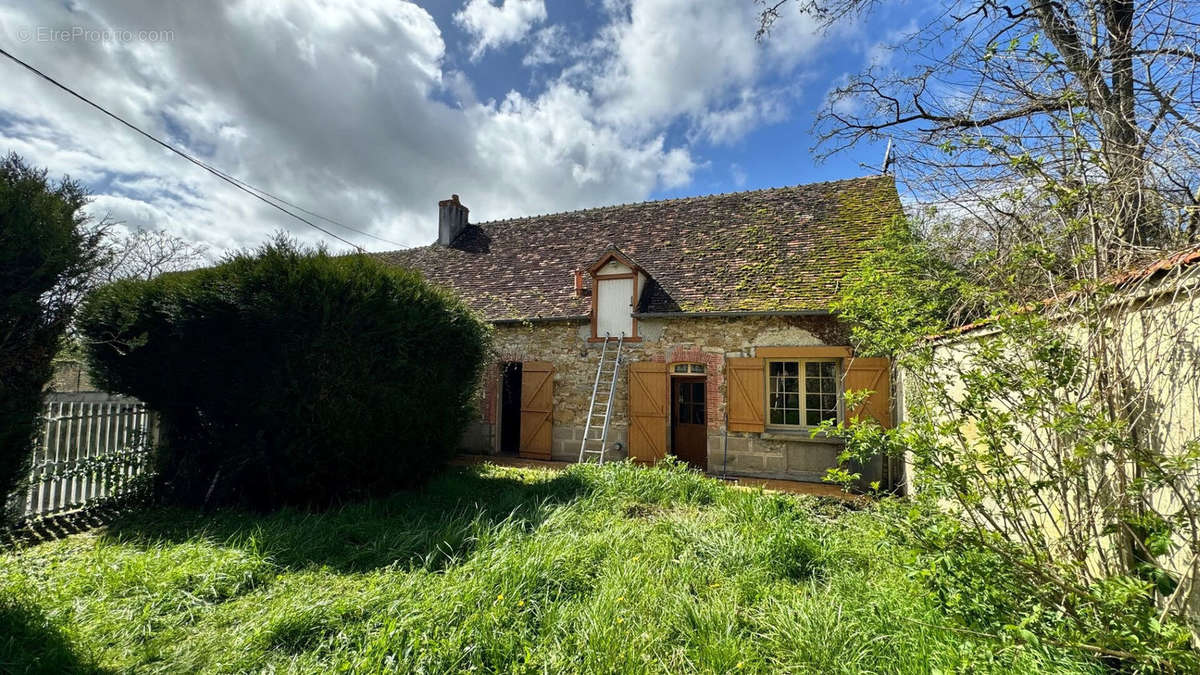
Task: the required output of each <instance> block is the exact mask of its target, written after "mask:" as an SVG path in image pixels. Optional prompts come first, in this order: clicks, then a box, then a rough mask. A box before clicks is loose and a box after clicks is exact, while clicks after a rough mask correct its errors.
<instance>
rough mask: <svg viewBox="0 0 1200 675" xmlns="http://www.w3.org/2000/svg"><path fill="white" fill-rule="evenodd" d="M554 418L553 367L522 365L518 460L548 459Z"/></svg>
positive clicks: (541, 362)
mask: <svg viewBox="0 0 1200 675" xmlns="http://www.w3.org/2000/svg"><path fill="white" fill-rule="evenodd" d="M553 417H554V364H552V363H550V362H548V361H525V362H524V363H522V364H521V445H520V446H519V448H518V454H519V455H520V456H521V457H528V458H530V459H550V439H551V432H552V429H553V421H552V419H553Z"/></svg>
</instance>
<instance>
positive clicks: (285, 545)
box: [104, 467, 589, 572]
mask: <svg viewBox="0 0 1200 675" xmlns="http://www.w3.org/2000/svg"><path fill="white" fill-rule="evenodd" d="M588 489H589V488H588V486H587V484H586V483H585V482H584V481H582V480H581V479H580V478H578V477H576V476H575V475H573V474H570V473H558V474H556V475H555V476H554V477H553V478H551V479H549V480H545V481H538V482H534V483H527V482H523V481H520V480H517V479H515V478H510V477H507V476H498V475H480V473H479V471H478V469H476V468H472V467H451V468H449V469H447V470H446V472H445V473H444V474H442V475H441V476H439V477H438V478H436V479H434V481H433V482H431V483H430V484H429V485H427V486H426V487H424V488H422V489H420V490H415V491H410V492H401V493H397V494H395V495H392V496H390V497H386V498H381V499H375V500H371V501H368V502H362V503H357V504H350V505H346V506H344V507H341V508H338V509H334V510H330V511H325V512H321V513H310V512H305V511H299V510H294V509H284V510H282V511H277V512H275V513H268V514H259V513H252V512H246V511H217V512H214V513H201V512H199V511H194V510H188V509H175V508H156V509H150V510H147V511H145V512H142V513H137V514H127V515H124V516H122V517H120V518H118V519H117V520H115V521H114V522H113V523H111V524H110V525H109V526H108V528H107V529H106V531H105V533H104V536H105V537H106V538H107V539H109V540H115V541H122V542H129V543H135V544H139V545H143V546H150V545H154V544H156V543H159V542H165V543H180V542H184V541H187V540H190V539H195V538H206V539H209V540H210V541H215V542H217V543H220V544H226V545H230V546H237V547H246V546H249V545H250V541H251V538H253V542H254V546H255V547H256V549H257V550H258V551H260V552H261V553H262V554H264V555H266V556H268V557H269V558H270V559H271V560H272V561H273V562H274V563H275V564H277V565H279V566H281V567H284V568H288V569H301V568H304V567H308V566H311V565H324V566H329V567H331V568H334V569H336V570H339V571H345V572H361V571H365V570H370V569H376V568H380V567H386V566H389V565H399V566H401V567H410V568H412V567H426V568H429V569H442V568H445V567H447V566H450V565H453V564H455V563H457V562H458V561H460V560H462V559H463V558H464V557H465V556H466V555H468V554H469V553H470V552H471V551H472V550H473V549H474V547H475V546H476V544H477V541H478V537H479V535H480V534H481V533H484V532H486V531H487V530H488V529H490V528H494V527H496V526H498V525H500V524H501V523H505V522H507V523H508V524H509V526H514V527H518V528H523V529H525V530H526V531H532V530H533V529H534V528H536V527H537V526H538V524H540V523H541V522H542V521H543V520H545V518H546V517H547V516H548V515H549V514H550V512H551V511H552V510H553V507H555V506H557V505H562V504H566V503H569V502H572V501H574V500H576V499H578V498H580V497H581V496H583V495H584V494H585V492H586V491H587V490H588Z"/></svg>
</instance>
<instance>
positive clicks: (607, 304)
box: [596, 265, 633, 338]
mask: <svg viewBox="0 0 1200 675" xmlns="http://www.w3.org/2000/svg"><path fill="white" fill-rule="evenodd" d="M622 267H624V265H622ZM625 269H629V268H627V267H626V268H625ZM607 272H608V270H604V272H603V273H607ZM603 273H602V274H603ZM606 333H607V334H608V335H611V336H613V337H617V336H618V335H622V334H624V335H625V337H633V279H632V277H627V278H624V279H605V278H603V276H600V277H599V278H598V279H596V337H599V338H602V337H604V336H605V334H606Z"/></svg>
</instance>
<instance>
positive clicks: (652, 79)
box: [0, 0, 921, 252]
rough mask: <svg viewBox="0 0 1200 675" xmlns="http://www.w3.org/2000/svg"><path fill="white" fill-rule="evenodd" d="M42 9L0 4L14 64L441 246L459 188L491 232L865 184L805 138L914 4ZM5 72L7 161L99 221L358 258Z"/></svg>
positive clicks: (842, 159)
mask: <svg viewBox="0 0 1200 675" xmlns="http://www.w3.org/2000/svg"><path fill="white" fill-rule="evenodd" d="M26 5H27V6H19V7H17V6H7V7H4V8H0V26H2V27H3V32H2V34H0V41H2V42H0V43H2V44H3V45H4V47H5V49H7V50H9V51H11V52H13V53H15V54H16V55H18V56H20V57H22V58H24V59H26V60H27V61H29V62H30V63H32V64H34V65H35V66H37V67H39V68H42V69H43V70H45V71H46V72H48V73H49V74H51V75H53V76H55V77H57V78H59V79H61V80H62V81H63V82H65V83H66V84H68V85H70V86H72V87H74V88H76V89H77V90H79V91H81V92H82V93H84V94H85V95H87V96H89V97H91V98H93V99H94V100H96V101H98V102H100V103H102V104H103V105H105V106H108V107H110V108H111V109H113V110H114V111H116V112H118V113H119V114H121V115H122V116H124V117H126V118H128V119H130V120H132V121H134V122H135V123H137V124H138V125H139V126H142V127H143V128H146V129H147V130H148V131H151V132H152V133H155V134H159V135H162V136H163V137H166V138H169V139H170V140H171V141H172V142H173V143H176V144H179V145H181V146H183V147H185V148H186V149H187V150H188V151H189V152H192V153H195V154H197V155H199V156H200V157H201V158H203V159H204V160H206V161H209V162H211V163H212V164H214V165H216V166H218V167H219V168H221V169H222V170H224V171H226V172H228V173H230V174H233V175H235V176H237V177H239V178H241V179H243V180H246V181H248V182H250V183H253V184H255V185H257V186H260V187H262V188H264V189H266V190H268V191H270V192H272V193H275V194H279V195H281V196H283V197H285V198H286V199H288V200H289V201H291V202H293V203H296V204H298V205H300V206H303V207H304V208H306V209H309V210H312V211H316V212H318V213H321V214H324V215H327V216H329V217H331V218H333V219H334V220H337V221H339V222H342V223H345V224H349V225H352V226H354V227H355V228H357V229H361V230H364V231H366V232H369V233H371V234H373V235H375V236H377V237H380V238H382V239H385V240H387V241H381V240H378V239H371V238H367V237H363V236H361V235H358V234H355V233H351V232H347V231H343V230H339V229H338V228H337V227H336V226H330V228H331V229H332V230H333V231H335V232H338V233H339V234H340V235H344V236H345V237H346V238H347V239H350V240H351V241H354V242H355V243H357V244H360V245H363V246H365V247H366V248H368V249H371V250H386V249H390V248H395V247H396V246H395V244H403V245H422V244H425V243H428V242H429V241H431V240H432V239H433V232H434V230H435V228H436V222H435V220H436V218H435V208H434V207H435V203H436V201H437V200H438V199H444V198H446V197H447V196H449V194H450V193H451V192H455V193H458V194H460V195H461V196H462V199H463V201H464V203H466V204H467V205H468V206H469V207H470V208H471V218H472V220H474V221H477V222H478V221H482V220H490V219H495V218H504V217H513V216H520V215H529V214H535V213H546V212H553V211H561V210H569V209H575V208H582V207H590V206H598V205H604V204H612V203H622V202H630V201H640V200H644V199H660V198H667V197H679V196H689V195H697V194H709V193H716V192H730V191H736V190H746V189H756V188H763V187H773V186H782V185H794V184H797V183H805V182H812V181H820V180H829V179H837V178H845V177H852V176H858V175H864V174H868V173H872V172H874V171H875V170H876V169H875V168H874V167H878V165H879V163H880V161H881V159H882V153H883V148H882V144H864V145H861V146H859V147H858V148H855V149H854V150H853V151H852V152H847V153H843V154H841V155H838V156H835V157H833V158H831V159H830V160H828V161H826V162H824V163H818V162H817V161H816V160H815V159H814V158H813V156H812V154H811V152H810V148H811V146H812V145H813V139H812V138H811V136H810V133H809V131H810V127H811V124H812V121H813V117H814V115H815V113H816V111H817V109H818V108H819V106H820V105H821V102H822V99H823V97H824V95H825V93H826V92H827V91H828V90H829V89H830V88H831V87H832V86H834V85H835V84H836V83H837V82H838V81H839V80H840V78H842V77H844V76H845V75H846V74H847V73H849V72H852V71H857V70H859V69H860V68H861V67H862V66H863V65H864V64H865V63H866V62H867V61H868V59H871V60H874V61H875V62H879V61H880V58H881V57H880V54H881V52H880V51H879V45H880V42H881V41H882V40H885V39H887V38H888V37H889V36H894V35H895V31H896V30H897V28H898V27H900V26H901V25H911V22H912V20H913V18H912V17H911V16H909V14H910V13H911V12H912V11H914V10H913V8H912V7H911V6H909V5H906V4H905V3H897V4H892V5H888V6H886V8H885V11H883V12H881V13H879V14H877V15H875V16H874V17H872V19H871V20H870V21H869V22H867V23H851V24H847V25H840V26H837V27H835V28H833V29H832V30H830V31H819V30H816V28H815V26H814V25H813V22H812V21H811V19H810V18H809V17H806V16H803V15H801V14H799V13H798V12H796V11H789V12H787V13H785V15H784V16H783V17H782V19H781V20H780V22H779V24H777V26H776V29H775V30H774V32H773V34H772V35H771V37H770V38H769V39H768V40H766V41H765V42H762V43H759V42H756V41H755V39H754V29H755V28H756V24H755V19H756V14H757V11H758V6H757V5H756V4H754V3H753V2H752V0H572V1H570V2H559V1H556V0H438V1H431V2H421V3H416V4H414V3H410V2H404V1H402V0H358V1H357V2H334V1H333V0H292V1H291V2H278V3H275V2H262V1H261V0H242V1H240V2H218V1H216V0H210V1H204V0H196V1H190V2H189V1H187V0H173V1H161V0H128V1H120V0H107V1H100V0H72V1H70V2H37V3H32V2H30V3H26ZM918 6H921V5H918ZM51 31H59V32H58V33H53V32H51ZM56 35H57V36H58V37H55V36H56ZM884 62H886V58H885V59H884ZM2 67H3V68H5V69H6V72H5V74H4V81H5V83H6V86H5V87H4V88H0V150H4V151H8V150H12V151H16V152H18V153H20V154H21V155H23V156H24V157H25V158H26V159H27V160H28V161H30V162H32V163H35V164H39V165H42V166H46V167H48V168H49V169H50V170H51V172H53V173H55V174H61V173H69V174H70V175H72V176H74V177H76V178H78V179H80V180H82V181H84V182H85V183H87V184H88V185H89V186H90V187H91V188H92V190H93V192H94V194H95V201H94V202H93V204H92V206H91V207H90V208H91V211H92V213H93V214H94V215H96V216H97V217H105V216H107V217H109V218H111V219H113V220H115V221H118V222H121V223H123V224H124V225H125V226H126V227H130V228H138V227H148V228H153V229H168V230H171V231H173V232H176V233H179V234H182V235H184V236H186V237H188V238H191V239H194V240H196V241H201V242H204V243H206V244H208V245H209V246H210V248H211V250H212V251H214V252H220V251H224V250H228V249H232V248H238V247H244V246H252V245H254V244H256V243H259V242H261V241H262V240H263V239H265V238H266V237H267V236H269V235H270V234H271V233H272V232H273V231H277V230H279V229H286V230H288V231H289V232H292V233H294V234H295V235H296V236H297V237H299V238H301V239H302V240H304V241H308V242H317V241H322V240H323V241H325V242H326V243H330V244H331V245H332V246H333V248H344V245H342V244H340V243H338V242H336V241H333V240H330V239H328V238H327V237H321V236H320V235H319V234H318V233H316V232H314V231H312V230H310V229H307V228H305V226H304V225H302V224H300V223H296V222H294V221H290V220H289V219H288V218H287V217H286V216H283V215H282V214H279V213H275V212H272V211H271V210H270V209H269V208H266V207H264V206H263V205H262V204H260V203H257V202H255V201H254V200H252V199H250V198H248V197H246V196H244V195H242V194H240V193H238V192H236V191H234V190H233V189H232V188H230V187H228V186H226V185H223V184H221V183H219V182H217V181H216V180H215V179H213V178H212V177H211V176H208V175H206V174H205V173H204V172H202V171H200V170H198V169H196V168H195V167H192V166H190V165H188V164H187V163H186V162H183V161H182V160H181V159H179V158H177V157H173V156H171V155H169V154H166V153H164V151H162V150H161V149H159V148H155V147H154V146H153V145H151V144H149V143H147V142H145V141H144V140H141V139H139V138H137V137H136V136H134V135H132V134H131V133H130V132H129V131H127V130H124V129H122V128H121V127H119V126H117V125H116V124H115V123H113V122H111V121H110V120H106V119H104V118H103V117H101V116H100V115H98V113H96V112H95V111H92V110H90V109H88V108H86V107H85V106H83V105H81V104H79V103H78V102H76V101H72V100H71V99H69V98H68V97H66V96H65V95H63V94H61V93H59V92H56V91H54V90H53V89H51V88H49V87H48V86H47V85H46V83H44V82H41V81H38V80H37V79H36V78H34V77H32V76H31V75H29V74H28V73H25V72H23V71H20V70H18V69H17V68H15V67H14V66H13V65H12V64H9V63H5V64H3V65H2ZM863 165H867V166H865V167H864V166H863Z"/></svg>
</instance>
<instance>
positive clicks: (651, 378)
mask: <svg viewBox="0 0 1200 675" xmlns="http://www.w3.org/2000/svg"><path fill="white" fill-rule="evenodd" d="M666 455H667V364H665V363H657V362H652V361H637V362H634V363H631V364H629V457H630V459H632V460H633V461H635V462H638V463H640V464H653V463H655V462H657V461H658V460H660V459H662V458H663V457H666Z"/></svg>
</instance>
